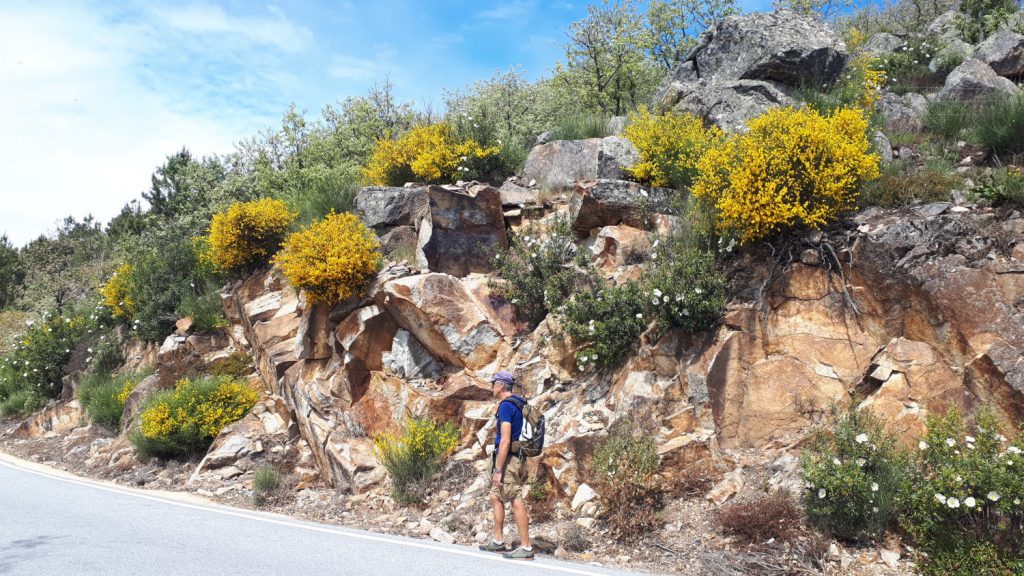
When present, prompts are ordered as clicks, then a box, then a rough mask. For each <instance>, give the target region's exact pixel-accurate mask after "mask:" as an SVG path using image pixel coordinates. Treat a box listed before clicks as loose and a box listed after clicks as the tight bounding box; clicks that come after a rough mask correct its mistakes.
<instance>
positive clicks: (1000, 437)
mask: <svg viewBox="0 0 1024 576" xmlns="http://www.w3.org/2000/svg"><path fill="white" fill-rule="evenodd" d="M999 441H1000V442H1006V436H1003V435H1002V434H1000V435H999Z"/></svg>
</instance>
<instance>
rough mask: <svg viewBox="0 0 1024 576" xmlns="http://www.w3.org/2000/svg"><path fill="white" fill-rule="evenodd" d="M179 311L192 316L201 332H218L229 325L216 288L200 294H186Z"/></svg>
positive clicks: (194, 323) (183, 314)
mask: <svg viewBox="0 0 1024 576" xmlns="http://www.w3.org/2000/svg"><path fill="white" fill-rule="evenodd" d="M178 311H179V313H180V314H181V315H182V316H187V317H189V318H191V319H192V325H193V326H194V327H195V329H196V330H198V331H199V332H216V331H217V330H223V329H225V328H227V327H228V318H227V316H225V315H224V306H223V305H222V304H221V299H220V294H219V293H218V292H217V291H216V290H210V291H208V292H206V293H205V294H200V295H196V294H193V293H188V294H186V295H185V297H184V298H183V299H182V301H181V305H180V306H179V307H178Z"/></svg>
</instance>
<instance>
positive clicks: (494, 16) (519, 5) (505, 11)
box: [477, 0, 537, 20]
mask: <svg viewBox="0 0 1024 576" xmlns="http://www.w3.org/2000/svg"><path fill="white" fill-rule="evenodd" d="M536 7H537V0H514V1H513V2H505V3H503V4H498V5H497V6H495V7H494V8H491V9H490V10H484V11H483V12H480V13H479V14H477V16H478V17H479V18H482V19H484V20H511V19H514V18H523V17H525V16H529V15H530V14H531V13H532V12H533V10H534V8H536Z"/></svg>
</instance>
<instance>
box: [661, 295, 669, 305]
mask: <svg viewBox="0 0 1024 576" xmlns="http://www.w3.org/2000/svg"><path fill="white" fill-rule="evenodd" d="M661 301H662V302H664V303H666V304H668V296H667V295H666V296H665V297H663V298H662V299H661Z"/></svg>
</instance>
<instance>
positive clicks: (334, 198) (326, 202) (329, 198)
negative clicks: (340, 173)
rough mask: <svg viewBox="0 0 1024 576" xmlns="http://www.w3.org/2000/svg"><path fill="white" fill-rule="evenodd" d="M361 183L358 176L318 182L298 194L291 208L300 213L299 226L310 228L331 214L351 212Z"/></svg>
mask: <svg viewBox="0 0 1024 576" xmlns="http://www.w3.org/2000/svg"><path fill="white" fill-rule="evenodd" d="M359 189H360V181H359V179H358V178H357V177H356V176H349V177H347V178H344V179H337V180H334V179H329V180H327V181H323V182H317V183H315V184H313V185H311V186H310V187H309V188H307V189H305V190H303V191H301V192H299V193H297V194H296V195H295V196H294V198H292V199H291V202H290V204H289V206H290V207H291V208H292V209H293V210H294V211H295V212H296V213H298V215H299V216H298V224H300V225H302V226H308V225H310V224H312V223H313V222H316V221H318V220H322V219H323V218H324V217H326V216H327V215H328V214H330V213H331V212H337V213H339V214H341V213H342V212H351V211H352V210H354V209H355V206H356V195H357V194H359Z"/></svg>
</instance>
